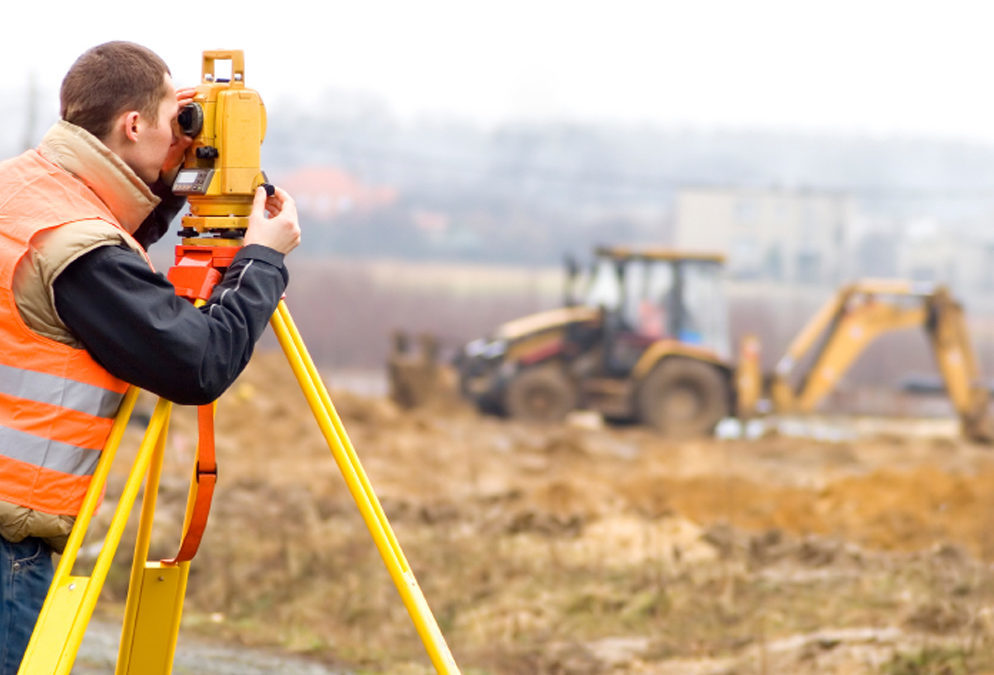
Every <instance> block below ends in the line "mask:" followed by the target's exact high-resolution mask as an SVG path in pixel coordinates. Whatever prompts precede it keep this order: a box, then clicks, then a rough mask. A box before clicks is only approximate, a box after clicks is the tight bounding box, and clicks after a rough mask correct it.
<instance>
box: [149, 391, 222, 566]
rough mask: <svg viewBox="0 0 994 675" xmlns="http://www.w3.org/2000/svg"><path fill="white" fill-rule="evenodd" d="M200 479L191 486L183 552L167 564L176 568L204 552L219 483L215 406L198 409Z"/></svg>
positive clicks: (198, 477) (198, 473)
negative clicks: (216, 486)
mask: <svg viewBox="0 0 994 675" xmlns="http://www.w3.org/2000/svg"><path fill="white" fill-rule="evenodd" d="M197 429H198V432H199V436H200V437H199V439H198V442H197V475H196V477H195V481H194V482H193V484H191V485H190V490H191V491H192V492H193V496H192V498H191V499H190V501H189V502H188V503H187V518H186V521H187V523H188V524H187V526H186V531H185V532H184V533H183V540H182V541H181V542H180V545H179V552H178V553H177V554H176V557H175V558H170V559H168V560H163V561H162V562H163V563H166V564H170V565H171V564H175V563H179V562H184V561H186V560H191V559H193V556H195V555H196V554H197V549H198V548H200V539H201V538H202V537H203V535H204V529H205V528H206V527H207V517H208V516H209V515H210V511H211V500H212V499H213V497H214V485H215V484H216V483H217V462H216V461H215V458H214V406H213V405H211V404H208V405H202V406H199V407H198V408H197Z"/></svg>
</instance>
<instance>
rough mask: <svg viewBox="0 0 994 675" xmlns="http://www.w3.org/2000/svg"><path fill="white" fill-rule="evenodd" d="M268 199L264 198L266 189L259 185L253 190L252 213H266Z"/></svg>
mask: <svg viewBox="0 0 994 675" xmlns="http://www.w3.org/2000/svg"><path fill="white" fill-rule="evenodd" d="M268 199H269V198H267V196H266V188H264V187H262V186H261V185H260V186H259V187H257V188H256V189H255V194H254V195H253V196H252V210H253V211H259V212H261V211H263V210H266V211H268V210H269V209H268V205H267V201H268Z"/></svg>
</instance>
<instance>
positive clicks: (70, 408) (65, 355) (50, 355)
mask: <svg viewBox="0 0 994 675" xmlns="http://www.w3.org/2000/svg"><path fill="white" fill-rule="evenodd" d="M89 219H101V220H105V221H107V222H108V223H111V224H113V225H114V226H115V227H118V228H121V226H120V225H119V224H118V223H117V219H116V218H115V217H114V215H113V214H112V213H111V212H110V210H109V209H108V208H107V206H106V205H104V203H103V202H101V201H100V199H99V198H98V197H97V196H96V195H95V194H94V193H93V192H92V191H91V190H90V189H89V188H87V187H86V186H85V185H84V184H83V183H82V182H81V181H80V180H78V179H77V178H75V177H73V176H72V175H71V174H69V173H68V172H66V171H64V170H63V169H61V168H59V167H58V166H56V165H55V164H53V163H51V162H49V161H48V160H47V159H45V158H44V157H42V155H41V154H39V153H38V152H37V151H35V150H29V151H27V152H25V153H24V154H22V155H20V156H18V157H15V158H13V159H9V160H7V161H5V162H3V163H0V235H2V236H0V500H4V501H8V502H12V503H14V504H20V505H22V506H26V507H29V508H32V509H35V510H38V511H44V512H46V513H55V514H65V515H76V514H77V513H78V512H79V508H80V505H81V504H82V501H83V497H84V496H85V494H86V489H87V487H88V486H89V484H90V477H91V475H92V474H93V470H94V469H95V468H96V464H97V460H98V459H99V458H100V452H101V450H102V449H103V447H104V443H105V442H106V440H107V436H108V435H109V434H110V429H111V425H112V424H113V422H114V416H115V415H116V414H117V409H118V408H119V407H120V404H121V400H122V399H123V397H124V393H125V391H126V390H127V388H128V384H127V383H126V382H124V381H123V380H120V379H118V378H116V377H114V376H113V375H111V374H110V373H108V372H107V371H106V370H105V369H104V368H103V367H102V366H100V365H99V364H98V363H97V362H96V361H94V360H93V358H92V357H91V356H90V355H89V353H88V352H87V351H86V350H85V349H76V348H73V347H70V346H68V345H65V344H62V343H60V342H57V341H55V340H52V339H49V338H46V337H44V336H41V335H39V334H37V333H35V332H34V331H32V330H31V329H30V328H28V326H27V325H25V323H24V320H23V319H22V318H21V315H20V313H19V312H18V310H17V306H16V305H15V303H14V293H13V291H12V290H11V284H12V279H13V274H14V267H15V266H16V264H17V261H18V260H20V259H21V257H22V256H24V255H25V253H27V251H28V246H29V243H30V241H31V238H32V237H33V236H35V235H36V234H37V233H38V232H40V231H42V230H46V229H49V228H55V227H59V226H61V225H64V224H66V223H70V222H75V221H80V220H89ZM121 229H122V231H123V228H121ZM146 259H147V256H146Z"/></svg>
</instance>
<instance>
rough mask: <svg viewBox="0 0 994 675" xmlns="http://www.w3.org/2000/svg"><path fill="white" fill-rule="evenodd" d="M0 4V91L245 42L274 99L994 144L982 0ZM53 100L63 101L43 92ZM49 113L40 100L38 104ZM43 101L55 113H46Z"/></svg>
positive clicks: (988, 37) (190, 68) (993, 52)
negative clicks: (331, 92) (148, 54)
mask: <svg viewBox="0 0 994 675" xmlns="http://www.w3.org/2000/svg"><path fill="white" fill-rule="evenodd" d="M157 4H158V6H159V7H161V10H159V11H158V13H157V14H153V13H152V11H151V10H149V9H148V7H150V3H122V2H110V1H109V0H89V1H87V2H78V1H74V2H68V1H66V0H54V1H53V0H36V1H35V2H33V3H31V2H5V3H4V5H5V6H4V8H3V13H2V15H0V26H2V39H0V57H2V60H0V64H2V66H0V89H2V90H5V91H10V90H15V91H17V90H19V89H20V88H24V87H26V83H27V82H28V80H29V77H30V73H32V72H34V73H35V77H36V78H37V79H38V80H39V82H40V84H41V86H42V87H43V88H46V89H50V90H52V91H55V90H57V88H58V84H59V82H60V81H61V79H62V76H63V75H64V73H65V70H66V69H67V68H68V67H69V65H70V64H71V63H72V61H73V60H74V59H75V58H76V56H78V55H79V54H80V53H81V52H82V51H83V50H85V49H86V48H88V47H90V46H92V45H94V44H97V43H100V42H103V41H106V40H111V39H128V40H133V41H136V42H140V43H142V44H145V45H147V46H149V47H151V48H152V49H154V50H155V51H157V52H158V53H159V54H161V55H162V56H163V58H165V59H166V61H167V62H168V63H169V64H170V67H171V68H172V71H173V75H174V79H175V80H176V82H177V84H180V85H182V84H195V83H196V82H197V81H198V80H199V77H200V55H201V52H202V51H203V50H204V49H213V48H240V49H244V50H245V53H246V80H247V84H248V85H249V86H251V87H253V88H255V89H258V90H259V91H260V93H261V94H262V95H263V98H264V100H266V101H267V103H269V104H270V106H271V105H272V103H273V102H275V101H277V100H282V99H281V97H282V96H283V95H284V94H287V93H289V92H294V93H299V94H301V96H302V97H303V100H308V97H309V98H310V100H314V98H315V94H317V93H320V92H321V91H324V90H326V89H328V88H332V87H334V88H349V89H356V90H364V91H368V92H370V93H373V94H376V95H378V96H381V97H382V98H384V99H385V100H386V101H387V102H388V103H389V104H390V105H391V106H392V107H393V109H394V110H395V111H396V112H397V113H398V114H399V115H401V116H408V115H415V114H418V113H422V112H444V113H446V114H448V115H455V116H461V117H467V118H471V119H473V120H477V121H480V122H483V123H493V122H495V121H500V120H503V119H508V118H511V117H517V118H520V117H532V118H534V117H565V118H570V119H574V120H605V119H607V120H618V121H627V122H643V121H648V122H656V123H660V124H671V125H672V124H679V125H693V126H696V127H705V128H707V127H714V126H719V127H723V128H729V127H732V128H743V127H750V128H751V127H761V128H766V129H771V128H772V129H785V130H794V131H797V130H802V131H840V132H855V133H861V134H872V135H877V136H881V135H882V136H888V135H927V136H939V137H948V138H964V139H976V140H983V141H994V85H992V79H994V78H992V71H994V21H992V19H994V9H988V7H994V3H986V2H980V1H975V2H965V1H964V0H942V2H913V1H907V0H905V1H904V2H898V1H890V0H888V1H879V2H874V1H873V0H861V1H855V0H833V1H831V2H803V1H801V0H795V1H781V0H756V1H749V0H739V1H735V0H683V1H673V2H671V1H669V0H660V1H658V2H652V1H650V0H640V1H639V0H604V1H598V2H584V1H583V0H572V1H570V0H501V1H500V2H476V1H474V0H354V1H353V2H337V1H330V2H329V1H322V0H306V1H305V0H279V1H276V2H273V1H267V2H261V1H260V2H257V1H256V0H242V1H241V2H221V1H218V2H175V1H173V2H162V3H157ZM45 105H46V107H47V106H49V105H52V106H54V105H55V103H50V102H49V101H47V100H46V101H45ZM45 112H47V111H45ZM53 114H54V113H53Z"/></svg>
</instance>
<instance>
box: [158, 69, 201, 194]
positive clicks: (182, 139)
mask: <svg viewBox="0 0 994 675" xmlns="http://www.w3.org/2000/svg"><path fill="white" fill-rule="evenodd" d="M196 93H197V90H196V89H194V88H193V87H187V88H185V89H179V90H177V91H176V104H177V105H176V114H177V117H178V116H179V111H180V110H182V109H183V108H184V107H185V106H187V105H189V104H190V103H193V97H194V95H196ZM192 144H193V139H192V138H190V137H189V136H187V135H186V134H184V133H183V132H182V131H180V129H179V125H178V124H177V122H176V117H174V118H173V142H172V143H171V144H170V145H169V152H168V154H167V155H166V161H165V162H163V163H162V173H161V178H162V180H164V181H166V182H167V183H172V182H173V179H174V178H176V173H177V172H178V171H179V167H180V165H182V164H183V156H184V155H185V154H186V151H187V149H188V148H189V147H190V146H191V145H192Z"/></svg>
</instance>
